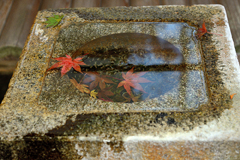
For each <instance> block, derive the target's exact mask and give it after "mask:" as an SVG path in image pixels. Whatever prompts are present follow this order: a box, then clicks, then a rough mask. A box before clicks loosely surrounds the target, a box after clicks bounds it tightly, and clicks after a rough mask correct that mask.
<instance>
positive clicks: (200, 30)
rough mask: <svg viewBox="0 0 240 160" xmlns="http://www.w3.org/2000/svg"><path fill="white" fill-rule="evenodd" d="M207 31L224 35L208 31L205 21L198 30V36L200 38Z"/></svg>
mask: <svg viewBox="0 0 240 160" xmlns="http://www.w3.org/2000/svg"><path fill="white" fill-rule="evenodd" d="M205 33H208V34H216V35H219V36H222V35H221V34H217V33H211V32H208V31H207V28H206V26H205V22H203V24H202V28H199V29H198V30H197V36H198V38H201V37H202V36H203V35H204V34H205Z"/></svg>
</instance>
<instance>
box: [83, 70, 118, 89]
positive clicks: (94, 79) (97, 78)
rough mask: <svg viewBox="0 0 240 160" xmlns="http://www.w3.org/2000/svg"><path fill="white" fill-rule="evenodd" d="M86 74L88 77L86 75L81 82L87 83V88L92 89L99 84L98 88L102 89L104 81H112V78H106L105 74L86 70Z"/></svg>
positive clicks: (104, 85)
mask: <svg viewBox="0 0 240 160" xmlns="http://www.w3.org/2000/svg"><path fill="white" fill-rule="evenodd" d="M86 74H87V75H89V76H90V77H87V78H85V79H84V80H83V83H89V82H91V84H90V85H89V89H90V90H92V89H94V88H96V87H97V85H99V87H100V89H101V90H103V89H104V88H105V87H106V84H105V83H114V82H113V81H112V80H110V79H108V78H106V76H105V75H100V74H99V73H97V72H86Z"/></svg>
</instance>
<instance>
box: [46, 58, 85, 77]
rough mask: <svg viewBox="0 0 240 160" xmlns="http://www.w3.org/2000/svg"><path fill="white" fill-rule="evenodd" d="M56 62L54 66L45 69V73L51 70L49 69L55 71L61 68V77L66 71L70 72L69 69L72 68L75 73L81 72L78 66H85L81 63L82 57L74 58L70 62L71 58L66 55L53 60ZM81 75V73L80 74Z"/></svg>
mask: <svg viewBox="0 0 240 160" xmlns="http://www.w3.org/2000/svg"><path fill="white" fill-rule="evenodd" d="M53 59H55V60H57V61H60V62H57V63H55V64H54V65H52V66H51V67H50V68H49V69H47V71H49V70H51V69H55V68H59V67H62V69H61V77H62V76H63V75H64V74H66V73H67V72H68V71H70V69H71V68H72V67H73V68H74V69H75V70H76V71H78V72H81V67H80V66H79V65H86V64H85V63H84V62H83V61H82V59H83V58H82V57H80V58H76V59H74V60H72V58H71V56H69V55H66V57H58V58H53ZM81 73H82V72H81Z"/></svg>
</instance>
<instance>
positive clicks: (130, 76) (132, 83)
mask: <svg viewBox="0 0 240 160" xmlns="http://www.w3.org/2000/svg"><path fill="white" fill-rule="evenodd" d="M133 68H134V67H133ZM133 68H132V69H130V70H129V71H128V72H127V73H126V74H124V73H122V77H123V78H124V79H125V80H124V81H121V82H120V83H119V84H118V87H121V86H123V87H124V88H125V90H126V91H127V93H128V94H129V95H130V96H131V87H133V88H135V89H137V90H140V91H142V92H145V91H144V90H143V88H142V86H141V85H140V84H139V83H149V82H152V81H149V80H148V79H146V78H142V77H140V76H143V75H144V74H145V73H146V72H139V73H133Z"/></svg>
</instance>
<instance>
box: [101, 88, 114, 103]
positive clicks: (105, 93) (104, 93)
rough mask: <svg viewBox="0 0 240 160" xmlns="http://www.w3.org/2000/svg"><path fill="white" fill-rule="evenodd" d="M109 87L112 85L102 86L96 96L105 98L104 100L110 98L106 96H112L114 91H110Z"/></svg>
mask: <svg viewBox="0 0 240 160" xmlns="http://www.w3.org/2000/svg"><path fill="white" fill-rule="evenodd" d="M111 88H112V86H110V87H107V88H104V89H102V90H101V91H99V92H98V98H99V99H105V100H111V99H109V97H108V96H113V95H114V93H113V92H112V91H110V89H111Z"/></svg>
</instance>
